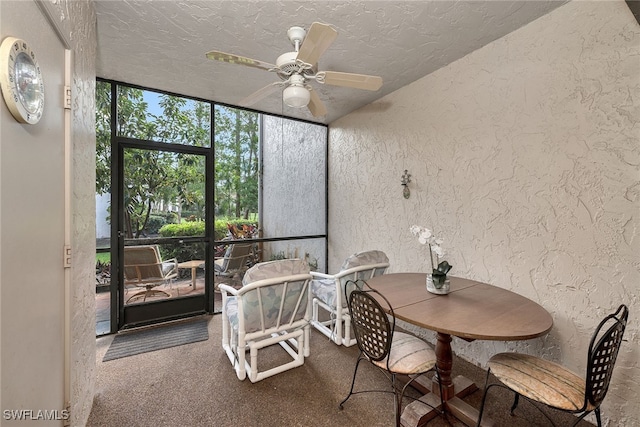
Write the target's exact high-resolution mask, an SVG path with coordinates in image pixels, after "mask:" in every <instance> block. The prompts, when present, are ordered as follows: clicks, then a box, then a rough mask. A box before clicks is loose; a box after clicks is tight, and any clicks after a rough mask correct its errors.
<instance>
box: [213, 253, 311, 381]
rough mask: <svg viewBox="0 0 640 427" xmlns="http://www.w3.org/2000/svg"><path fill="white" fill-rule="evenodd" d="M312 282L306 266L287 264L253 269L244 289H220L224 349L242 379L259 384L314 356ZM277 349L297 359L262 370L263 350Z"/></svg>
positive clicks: (266, 264)
mask: <svg viewBox="0 0 640 427" xmlns="http://www.w3.org/2000/svg"><path fill="white" fill-rule="evenodd" d="M310 280H311V274H309V266H308V264H307V263H306V262H305V261H303V260H300V259H284V260H279V261H270V262H264V263H259V264H256V265H254V266H253V267H251V268H250V269H249V270H247V272H246V273H245V275H244V278H243V286H242V288H240V289H235V288H233V287H231V286H229V285H225V284H221V285H220V291H221V292H222V348H223V349H224V351H225V352H226V354H227V356H228V357H229V360H230V361H231V364H232V365H233V367H234V369H235V371H236V375H237V376H238V378H239V379H240V380H244V379H245V378H246V377H247V376H248V377H249V380H251V382H257V381H260V380H262V379H264V378H267V377H270V376H272V375H275V374H278V373H280V372H284V371H286V370H288V369H292V368H295V367H296V366H301V365H303V364H304V358H305V357H308V356H309V336H310V326H309V314H310V304H309V282H310ZM274 344H279V345H280V346H282V348H283V349H284V350H285V351H286V352H287V353H288V354H289V356H290V357H291V358H292V359H293V360H289V358H287V360H289V361H288V362H286V363H283V364H281V365H278V366H275V367H272V368H270V369H267V370H265V371H259V369H258V353H259V350H260V349H263V348H265V347H268V346H271V345H274ZM247 352H249V360H247V355H246V353H247Z"/></svg>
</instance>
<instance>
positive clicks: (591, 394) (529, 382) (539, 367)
mask: <svg viewBox="0 0 640 427" xmlns="http://www.w3.org/2000/svg"><path fill="white" fill-rule="evenodd" d="M628 316H629V309H628V308H627V306H625V305H624V304H623V305H621V306H620V307H619V308H618V310H617V311H616V312H615V313H613V314H610V315H608V316H607V317H605V318H604V319H603V320H602V321H601V322H600V324H599V325H598V327H597V328H596V330H595V332H594V334H593V336H592V338H591V342H590V344H589V350H588V353H587V372H586V379H585V378H583V377H581V376H580V375H577V374H575V373H574V372H572V371H570V370H569V369H567V368H565V367H563V366H561V365H559V364H557V363H554V362H551V361H548V360H545V359H541V358H539V357H535V356H530V355H528V354H520V353H499V354H496V355H495V356H493V357H491V359H489V362H488V366H489V369H488V370H487V380H486V383H485V388H484V396H483V397H482V403H481V406H480V414H479V416H478V423H477V425H478V426H479V425H480V422H481V421H482V413H483V412H484V406H485V402H486V400H487V395H488V392H489V389H490V388H491V387H494V386H500V387H503V388H506V389H508V390H511V391H513V392H514V393H515V397H514V400H513V405H512V406H511V415H513V411H515V409H516V408H517V406H518V401H519V399H520V396H523V397H524V398H525V399H526V400H529V401H532V402H537V403H540V404H542V405H546V406H547V407H549V408H554V409H557V410H560V411H564V412H569V413H572V414H580V416H579V417H577V419H576V420H575V422H574V423H573V424H572V426H575V425H577V424H578V423H579V422H580V420H582V419H583V418H584V417H585V416H586V415H588V414H589V413H591V412H595V415H596V420H597V422H598V427H601V426H602V421H601V420H600V404H601V403H602V401H603V400H604V397H605V396H606V394H607V390H608V389H609V382H610V381H611V377H612V375H613V368H614V365H615V363H616V358H617V356H618V350H619V349H620V344H621V343H622V336H623V334H624V330H625V328H626V325H627V318H628ZM605 328H606V329H605ZM489 374H493V375H494V376H495V377H496V378H497V379H498V380H499V382H494V383H491V384H490V383H489ZM533 406H534V407H535V408H537V409H539V410H540V412H541V413H542V414H543V415H544V416H545V417H546V418H547V419H548V420H549V421H550V422H551V423H552V424H553V425H555V424H554V423H553V421H552V420H551V418H550V417H549V415H548V414H547V413H546V412H545V411H542V409H541V408H540V407H539V406H538V405H533Z"/></svg>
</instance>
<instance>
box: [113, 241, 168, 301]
mask: <svg viewBox="0 0 640 427" xmlns="http://www.w3.org/2000/svg"><path fill="white" fill-rule="evenodd" d="M176 277H178V261H177V260H176V259H175V258H172V259H170V260H166V261H164V262H163V261H162V258H161V257H160V249H159V248H158V246H157V245H143V246H126V247H125V248H124V284H125V287H127V286H137V287H144V288H145V290H144V291H141V292H138V293H136V294H134V295H132V296H131V297H129V298H128V299H127V302H131V301H132V300H134V299H137V298H143V300H146V299H147V297H148V296H151V295H163V296H171V295H170V294H169V293H167V292H165V291H161V290H157V289H156V290H154V289H152V288H154V287H156V286H160V285H163V284H165V283H167V282H168V281H169V280H171V279H175V278H176Z"/></svg>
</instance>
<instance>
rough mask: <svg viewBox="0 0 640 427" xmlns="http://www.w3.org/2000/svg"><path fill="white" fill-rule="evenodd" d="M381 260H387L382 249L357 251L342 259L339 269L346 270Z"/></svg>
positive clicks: (377, 262) (381, 261) (378, 262)
mask: <svg viewBox="0 0 640 427" xmlns="http://www.w3.org/2000/svg"><path fill="white" fill-rule="evenodd" d="M383 262H387V263H388V262H389V258H388V257H387V255H386V254H385V253H384V252H382V251H364V252H357V253H355V254H353V255H351V256H350V257H349V258H347V259H346V260H344V262H343V263H342V266H341V267H340V271H344V270H348V269H350V268H354V267H360V266H361V265H371V264H380V263H383Z"/></svg>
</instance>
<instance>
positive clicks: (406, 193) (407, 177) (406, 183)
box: [400, 169, 411, 199]
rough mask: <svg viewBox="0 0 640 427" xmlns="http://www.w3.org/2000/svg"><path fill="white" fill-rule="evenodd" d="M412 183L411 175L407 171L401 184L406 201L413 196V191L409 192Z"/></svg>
mask: <svg viewBox="0 0 640 427" xmlns="http://www.w3.org/2000/svg"><path fill="white" fill-rule="evenodd" d="M410 182H411V174H410V173H409V172H408V171H407V170H406V169H405V170H404V174H402V180H401V181H400V183H401V184H402V187H404V188H403V189H402V195H403V196H404V198H405V199H408V198H409V196H410V195H411V191H410V190H409V183H410Z"/></svg>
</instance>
